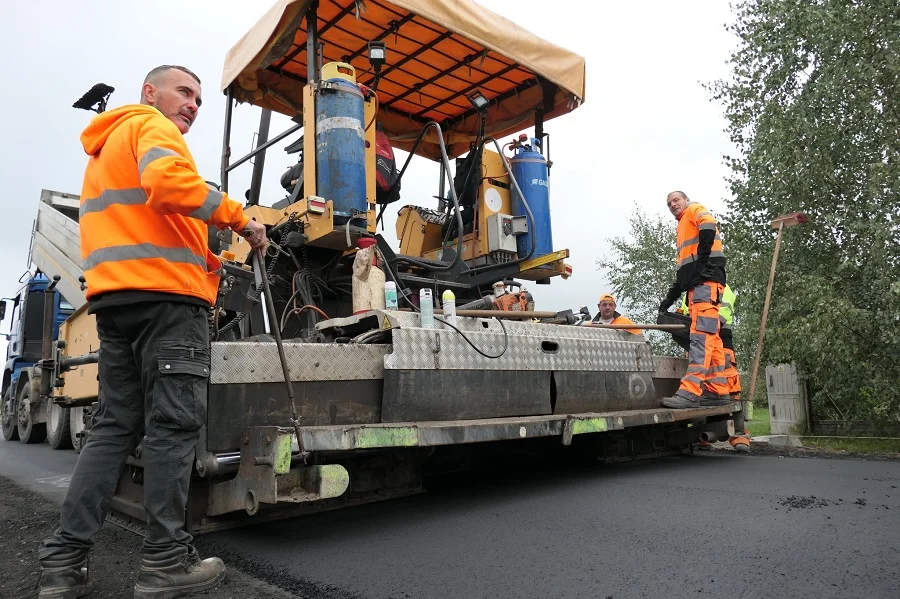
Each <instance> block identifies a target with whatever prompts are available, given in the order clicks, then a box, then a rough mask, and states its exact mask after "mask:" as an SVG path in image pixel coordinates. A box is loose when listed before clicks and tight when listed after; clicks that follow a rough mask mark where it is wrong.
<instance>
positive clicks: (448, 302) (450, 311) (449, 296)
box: [441, 289, 456, 326]
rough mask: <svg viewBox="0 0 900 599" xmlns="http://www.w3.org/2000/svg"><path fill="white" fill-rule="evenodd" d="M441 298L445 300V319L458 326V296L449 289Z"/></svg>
mask: <svg viewBox="0 0 900 599" xmlns="http://www.w3.org/2000/svg"><path fill="white" fill-rule="evenodd" d="M441 299H442V300H444V306H443V307H444V320H446V321H447V322H449V323H450V324H452V325H453V326H456V296H455V295H453V292H452V291H450V290H449V289H448V290H447V291H445V292H444V294H443V295H441Z"/></svg>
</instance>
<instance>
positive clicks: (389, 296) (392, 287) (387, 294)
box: [384, 281, 400, 310]
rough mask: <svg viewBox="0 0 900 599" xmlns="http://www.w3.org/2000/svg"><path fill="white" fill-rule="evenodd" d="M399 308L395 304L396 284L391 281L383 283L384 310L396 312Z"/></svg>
mask: <svg viewBox="0 0 900 599" xmlns="http://www.w3.org/2000/svg"><path fill="white" fill-rule="evenodd" d="M399 307H400V306H399V305H398V304H397V284H396V283H394V282H393V281H385V283H384V308H385V310H397V309H398V308H399Z"/></svg>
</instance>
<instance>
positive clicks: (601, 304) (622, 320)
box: [591, 293, 644, 337]
mask: <svg viewBox="0 0 900 599" xmlns="http://www.w3.org/2000/svg"><path fill="white" fill-rule="evenodd" d="M597 309H598V310H600V311H599V312H597V315H596V316H594V319H593V320H591V323H592V324H634V321H633V320H631V319H630V318H628V317H627V316H622V315H621V314H619V312H617V311H616V298H615V297H613V296H612V295H610V294H608V293H604V294H603V295H601V296H600V301H598V302H597ZM621 330H623V331H627V332H629V333H631V334H632V335H640V336H641V337H643V336H644V334H643V333H642V332H641V330H640V329H621Z"/></svg>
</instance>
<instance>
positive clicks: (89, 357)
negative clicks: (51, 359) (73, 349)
mask: <svg viewBox="0 0 900 599" xmlns="http://www.w3.org/2000/svg"><path fill="white" fill-rule="evenodd" d="M99 360H100V354H98V353H96V352H93V353H90V354H84V355H83V356H75V357H74V358H63V359H62V360H60V361H59V371H60V372H66V371H67V370H71V369H72V368H75V367H76V366H84V365H85V364H96V363H97V362H99Z"/></svg>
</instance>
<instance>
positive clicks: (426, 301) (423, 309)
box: [419, 287, 434, 329]
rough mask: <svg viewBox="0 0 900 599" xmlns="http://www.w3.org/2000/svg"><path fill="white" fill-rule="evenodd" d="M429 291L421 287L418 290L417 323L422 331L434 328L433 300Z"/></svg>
mask: <svg viewBox="0 0 900 599" xmlns="http://www.w3.org/2000/svg"><path fill="white" fill-rule="evenodd" d="M432 297H433V296H432V295H431V289H428V288H426V287H423V288H422V289H420V290H419V321H420V323H421V326H422V328H423V329H433V328H434V300H433V299H432Z"/></svg>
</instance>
